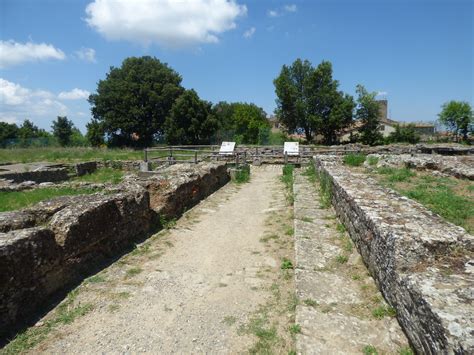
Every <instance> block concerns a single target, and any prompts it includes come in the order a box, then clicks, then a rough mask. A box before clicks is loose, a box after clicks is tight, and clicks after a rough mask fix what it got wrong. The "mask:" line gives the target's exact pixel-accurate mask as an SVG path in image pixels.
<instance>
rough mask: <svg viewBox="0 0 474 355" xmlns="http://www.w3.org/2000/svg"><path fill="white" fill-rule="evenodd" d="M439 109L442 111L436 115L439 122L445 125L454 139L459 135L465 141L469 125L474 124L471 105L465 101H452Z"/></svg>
mask: <svg viewBox="0 0 474 355" xmlns="http://www.w3.org/2000/svg"><path fill="white" fill-rule="evenodd" d="M441 107H442V109H443V110H442V111H441V113H440V114H439V115H438V117H439V121H440V122H441V123H443V124H444V125H446V126H447V127H448V129H450V130H451V131H452V132H453V133H454V134H455V136H456V137H458V135H459V134H461V135H462V137H463V139H464V140H467V134H468V133H469V125H470V124H472V123H474V118H473V110H472V107H471V105H470V104H469V103H468V102H465V101H454V100H452V101H449V102H446V103H445V104H444V105H443V106H441Z"/></svg>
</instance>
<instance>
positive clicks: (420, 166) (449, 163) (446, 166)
mask: <svg viewBox="0 0 474 355" xmlns="http://www.w3.org/2000/svg"><path fill="white" fill-rule="evenodd" d="M369 157H375V158H377V159H378V163H377V167H378V168H380V167H407V168H411V169H417V170H433V171H439V172H440V173H442V174H444V175H448V176H449V175H450V176H454V177H457V178H461V179H469V180H474V157H472V156H440V155H429V154H416V155H410V154H399V155H386V154H371V155H369ZM364 165H365V166H366V167H368V168H370V165H369V164H368V161H366V162H364Z"/></svg>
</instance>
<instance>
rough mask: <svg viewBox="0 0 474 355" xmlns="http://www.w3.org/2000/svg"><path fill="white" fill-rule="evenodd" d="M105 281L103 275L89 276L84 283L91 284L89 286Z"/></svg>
mask: <svg viewBox="0 0 474 355" xmlns="http://www.w3.org/2000/svg"><path fill="white" fill-rule="evenodd" d="M106 281H107V279H106V278H105V276H103V275H94V276H91V277H89V278H87V279H85V281H84V282H85V283H91V284H97V283H102V282H106Z"/></svg>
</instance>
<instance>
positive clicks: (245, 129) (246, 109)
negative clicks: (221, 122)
mask: <svg viewBox="0 0 474 355" xmlns="http://www.w3.org/2000/svg"><path fill="white" fill-rule="evenodd" d="M233 108H234V109H233V112H232V122H233V125H234V130H235V134H236V136H235V140H236V141H237V142H238V143H248V144H257V143H259V134H265V133H260V132H261V131H262V129H265V128H268V127H270V124H269V122H268V120H267V114H266V113H265V111H264V110H263V109H262V108H261V107H258V106H257V105H255V104H248V103H240V102H239V103H234V104H233ZM260 137H263V135H260Z"/></svg>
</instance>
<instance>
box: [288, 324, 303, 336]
mask: <svg viewBox="0 0 474 355" xmlns="http://www.w3.org/2000/svg"><path fill="white" fill-rule="evenodd" d="M288 330H289V331H290V333H291V334H293V335H294V334H299V333H301V325H299V324H293V325H290V326H289V328H288Z"/></svg>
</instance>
